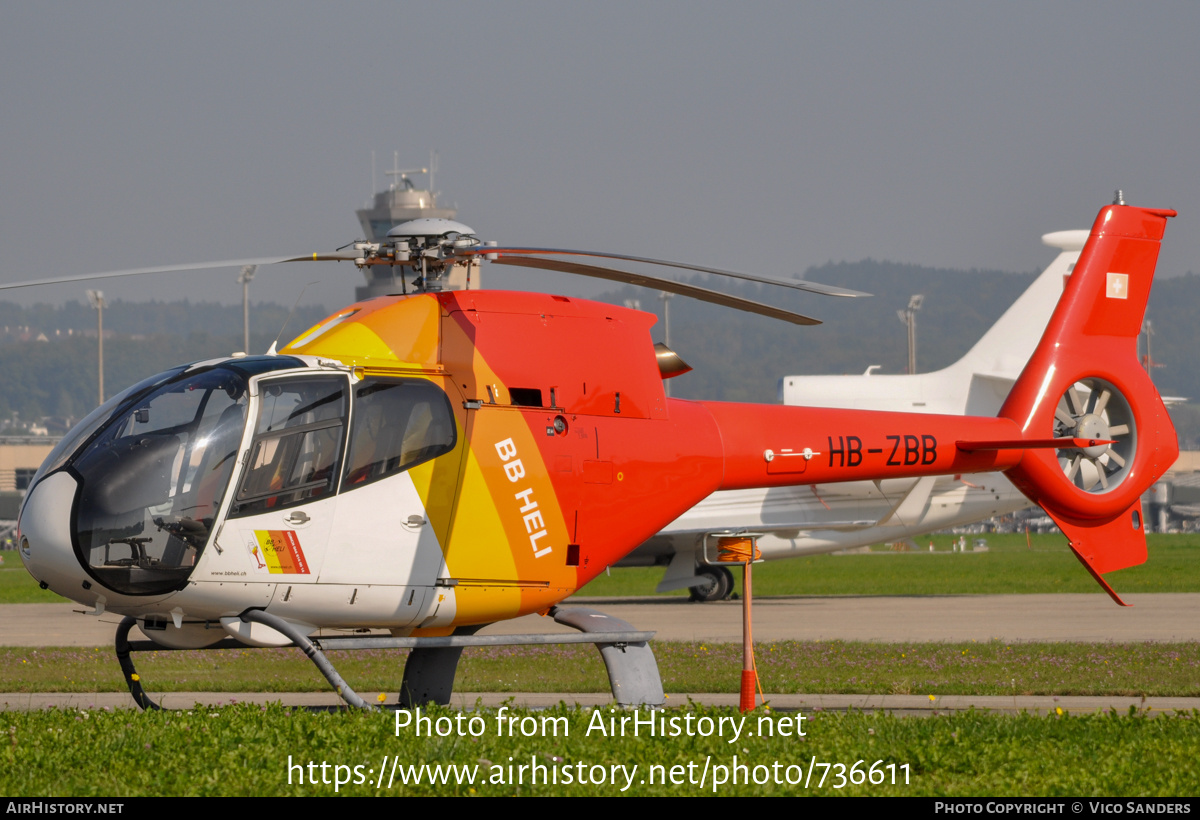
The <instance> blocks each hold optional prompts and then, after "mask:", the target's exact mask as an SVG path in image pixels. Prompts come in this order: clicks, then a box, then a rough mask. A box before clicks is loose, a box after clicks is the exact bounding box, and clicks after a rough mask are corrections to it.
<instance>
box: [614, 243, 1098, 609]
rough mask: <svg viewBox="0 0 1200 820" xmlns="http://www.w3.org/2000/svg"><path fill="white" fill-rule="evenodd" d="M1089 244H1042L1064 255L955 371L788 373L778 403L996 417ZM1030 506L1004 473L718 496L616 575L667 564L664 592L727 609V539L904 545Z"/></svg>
mask: <svg viewBox="0 0 1200 820" xmlns="http://www.w3.org/2000/svg"><path fill="white" fill-rule="evenodd" d="M1087 237H1088V232H1087V231H1058V232H1056V233H1050V234H1046V235H1045V236H1043V237H1042V242H1044V243H1045V244H1047V245H1049V246H1051V247H1054V248H1058V249H1059V250H1060V253H1059V254H1058V256H1057V257H1056V258H1055V259H1054V261H1053V262H1051V263H1050V266H1049V267H1048V268H1046V270H1045V271H1043V272H1042V274H1041V275H1040V276H1038V277H1037V279H1035V280H1034V282H1033V284H1032V285H1030V287H1029V289H1028V290H1026V291H1025V292H1024V293H1023V294H1021V296H1020V298H1018V299H1017V300H1016V301H1015V302H1014V303H1013V304H1012V306H1011V307H1009V309H1008V310H1007V311H1005V313H1004V315H1003V316H1001V317H1000V319H999V320H998V321H997V322H996V324H994V325H993V326H992V327H991V329H990V330H988V332H987V333H985V334H984V336H983V338H982V339H980V340H979V341H978V342H977V343H976V344H975V346H974V347H972V348H971V350H970V351H969V352H968V353H967V354H966V355H965V356H963V357H962V358H961V359H959V360H958V361H957V362H955V363H954V364H952V365H950V366H949V367H946V368H944V369H942V370H938V371H936V372H933V373H919V374H916V375H903V376H895V375H872V374H871V370H872V369H873V368H868V369H867V372H866V373H864V374H863V375H861V376H785V377H784V378H783V379H781V380H780V387H779V393H780V400H781V401H782V402H783V403H784V404H803V405H807V406H809V407H853V408H858V409H863V410H890V411H903V412H910V413H914V412H915V413H953V414H970V415H979V416H994V415H996V413H997V412H998V411H999V409H1000V405H1001V404H1002V403H1003V402H1004V399H1005V397H1006V396H1007V395H1008V391H1009V389H1010V388H1011V387H1012V385H1013V382H1014V381H1015V380H1016V378H1017V375H1018V374H1019V373H1020V372H1021V368H1023V367H1024V366H1025V362H1026V361H1028V359H1029V357H1030V355H1032V353H1033V350H1034V348H1035V347H1036V346H1037V342H1038V339H1040V338H1041V336H1042V332H1043V331H1044V330H1045V328H1046V325H1047V323H1048V322H1049V321H1050V314H1051V313H1052V312H1053V311H1054V306H1055V304H1057V302H1058V297H1059V296H1060V295H1061V293H1062V291H1063V287H1064V284H1065V282H1066V278H1067V276H1069V275H1070V273H1071V270H1072V269H1073V268H1074V267H1075V262H1076V261H1077V260H1078V259H1079V252H1080V251H1081V250H1082V249H1083V245H1084V243H1085V242H1086V241H1087ZM836 446H837V445H836V443H835V444H834V445H833V447H836ZM833 447H831V449H833ZM1028 506H1030V502H1029V501H1028V500H1027V499H1026V498H1025V496H1023V495H1022V494H1021V493H1020V492H1019V491H1018V490H1017V489H1016V488H1015V487H1013V485H1012V484H1010V483H1009V482H1008V480H1007V479H1006V478H1004V477H1003V476H1002V475H1001V474H1000V473H986V474H981V475H973V476H971V477H970V480H969V481H968V480H967V479H965V478H961V477H958V476H938V477H933V476H927V477H925V478H920V479H915V480H914V479H896V480H889V481H883V482H881V483H875V482H871V481H862V482H854V483H849V484H836V485H816V486H810V487H778V488H773V489H768V490H762V489H757V490H737V491H728V492H718V493H714V494H713V495H711V496H709V497H708V498H707V499H705V500H704V501H702V502H700V504H698V505H697V506H695V507H693V508H692V509H691V510H689V511H688V512H686V513H685V514H684V515H682V516H681V517H680V518H678V519H676V520H675V521H674V522H673V523H672V524H671V525H670V526H668V527H667V528H666V529H664V530H663V531H662V532H660V533H659V534H658V535H656V536H655V537H653V538H651V539H650V540H649V541H647V542H646V543H645V544H643V545H642V546H640V547H638V549H636V550H635V551H634V552H633V553H631V554H630V555H629V556H628V557H626V558H625V559H624V560H623V561H622V562H621V563H619V564H618V565H617V566H655V565H659V566H661V565H666V567H667V571H666V575H665V576H664V577H663V579H662V581H661V583H659V585H658V591H659V592H666V591H668V590H673V589H682V588H684V587H691V588H692V598H693V600H705V601H713V600H721V599H723V598H725V597H726V596H728V595H729V593H730V592H731V591H732V589H733V575H732V573H730V572H729V570H728V569H726V568H725V567H723V566H720V565H714V564H711V563H710V562H712V561H715V560H716V554H717V536H718V535H720V534H725V535H728V534H730V533H732V532H738V531H743V532H755V533H762V537H761V538H759V541H758V545H759V548H760V549H761V550H762V554H763V558H764V559H766V560H775V559H779V558H791V557H794V556H798V555H811V554H814V553H823V552H834V551H836V550H841V549H847V548H851V547H861V546H866V545H868V544H878V543H881V542H887V541H897V540H901V539H905V538H911V537H913V536H916V535H921V534H924V533H928V532H932V531H934V530H940V529H946V528H949V527H955V526H959V525H962V524H968V523H971V522H974V521H979V520H981V519H984V518H989V517H991V516H994V515H1002V514H1005V513H1010V512H1015V511H1017V510H1020V509H1024V508H1025V507H1028Z"/></svg>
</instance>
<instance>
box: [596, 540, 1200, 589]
mask: <svg viewBox="0 0 1200 820" xmlns="http://www.w3.org/2000/svg"><path fill="white" fill-rule="evenodd" d="M986 537H987V540H988V551H987V552H966V553H961V552H960V553H955V552H951V551H950V547H951V541H952V540H954V539H955V538H957V536H950V535H934V536H926V537H923V538H921V539H919V543H920V544H921V545H927V544H928V543H929V541H931V540H932V541H933V542H934V547H935V549H936V550H938V551H937V552H934V553H929V552H927V551H914V552H892V551H890V550H887V549H886V548H884V547H882V546H879V547H875V548H873V551H872V552H871V553H869V554H851V555H811V556H804V557H799V558H791V559H787V560H783V561H766V562H763V563H761V564H758V565H756V566H755V567H754V594H755V595H899V594H903V595H953V594H960V595H961V594H1001V593H1003V594H1022V593H1058V592H1080V593H1097V594H1103V593H1102V592H1101V590H1100V587H1099V585H1098V584H1097V583H1096V582H1095V581H1094V580H1092V577H1091V576H1090V575H1088V573H1087V571H1085V570H1084V568H1083V567H1082V566H1081V565H1080V563H1079V561H1078V560H1077V559H1076V558H1075V556H1074V554H1073V553H1072V552H1071V550H1070V549H1069V548H1068V547H1067V543H1066V540H1065V539H1064V538H1063V536H1061V535H1034V536H1031V539H1030V540H1031V543H1032V548H1030V547H1027V546H1026V542H1025V536H1024V535H1009V534H1004V535H988V536H986ZM1147 540H1148V542H1149V544H1148V549H1149V558H1148V559H1147V561H1146V563H1145V564H1142V565H1141V566H1138V567H1131V568H1130V569H1126V570H1121V571H1120V572H1114V573H1110V574H1109V575H1107V576H1105V577H1106V579H1107V580H1108V582H1109V583H1110V584H1112V585H1113V586H1114V587H1115V588H1116V589H1117V590H1119V591H1120V592H1122V593H1137V592H1200V535H1193V534H1188V535H1150V536H1149V537H1148V539H1147ZM970 541H971V538H970V537H969V536H968V538H967V542H968V544H969V543H970ZM662 574H663V570H662V568H652V567H647V568H629V569H614V570H612V574H611V575H601V576H600V577H598V578H596V579H595V580H594V581H592V582H591V583H590V584H588V585H587V586H586V587H584V588H583V589H582V590H581V591H580V594H581V595H596V596H626V595H653V594H654V587H655V585H656V584H658V582H659V580H660V579H661V578H662ZM734 574H735V575H736V576H738V578H739V580H738V586H739V588H740V586H741V580H740V575H741V573H740V572H735V573H734ZM674 594H678V595H686V594H687V593H686V591H685V592H678V593H674Z"/></svg>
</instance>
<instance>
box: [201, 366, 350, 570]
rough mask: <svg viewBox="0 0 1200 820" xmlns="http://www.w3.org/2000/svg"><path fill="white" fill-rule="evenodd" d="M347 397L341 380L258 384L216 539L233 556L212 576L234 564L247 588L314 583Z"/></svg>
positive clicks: (329, 523)
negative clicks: (245, 444)
mask: <svg viewBox="0 0 1200 820" xmlns="http://www.w3.org/2000/svg"><path fill="white" fill-rule="evenodd" d="M349 392H350V384H349V379H348V378H347V377H345V376H342V375H311V376H310V375H305V376H301V377H295V376H293V377H290V378H285V379H275V380H264V381H261V382H260V383H259V385H258V399H257V407H258V413H257V417H256V420H255V427H254V431H253V437H252V438H251V441H250V447H249V449H248V450H247V451H246V452H245V455H244V459H245V463H244V464H243V465H242V469H241V477H240V478H239V479H238V483H237V489H236V491H235V495H234V497H233V499H232V500H231V504H230V507H229V514H228V516H227V519H226V521H225V524H224V525H223V526H222V528H221V533H220V536H219V538H218V544H220V546H221V547H222V555H223V556H224V555H225V554H226V552H227V551H229V550H232V551H233V552H234V556H235V558H234V557H231V559H227V560H224V561H214V562H212V567H211V571H213V572H215V573H217V574H219V575H221V574H223V575H229V574H230V570H223V569H222V566H228V567H230V568H231V569H232V568H233V567H234V565H235V564H240V565H241V566H243V567H246V568H247V569H245V570H244V571H245V573H246V577H245V578H244V579H241V580H245V581H248V582H254V581H261V582H274V583H279V584H284V583H287V584H312V583H315V582H316V581H317V580H318V577H319V575H320V570H321V566H322V563H323V562H324V559H325V552H326V545H327V543H328V540H329V534H330V531H331V530H332V528H333V525H334V518H335V510H336V509H337V497H336V492H337V482H338V476H339V474H340V471H341V465H342V461H343V458H342V454H343V450H344V446H345V437H346V423H347V420H348V417H349V404H350V401H349ZM231 580H232V579H231ZM284 594H287V593H286V592H285V593H284Z"/></svg>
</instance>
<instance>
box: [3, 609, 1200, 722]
mask: <svg viewBox="0 0 1200 820" xmlns="http://www.w3.org/2000/svg"><path fill="white" fill-rule="evenodd" d="M1127 600H1128V601H1129V602H1130V603H1132V604H1134V606H1132V607H1119V606H1117V605H1116V604H1114V603H1113V602H1112V601H1111V600H1110V599H1109V598H1108V597H1107V596H1105V595H1094V594H1093V595H1087V594H1084V595H944V596H941V595H939V596H887V597H874V596H861V597H860V596H836V597H801V596H792V597H778V598H761V599H757V600H756V601H755V602H754V637H755V641H756V642H757V643H761V642H767V641H780V640H805V641H807V640H843V641H877V642H886V643H900V642H957V641H970V640H976V641H986V640H991V639H993V638H994V639H1000V640H1005V641H1067V642H1109V641H1113V642H1141V641H1154V642H1174V641H1196V640H1200V594H1190V593H1189V594H1176V593H1171V594H1152V595H1135V596H1130V597H1129V598H1128V599H1127ZM567 605H569V606H586V607H592V608H595V609H599V610H601V611H603V612H605V613H607V614H609V615H613V616H616V617H618V618H622V619H624V620H626V621H628V622H629V623H631V624H632V625H633V626H634V627H636V628H637V629H644V630H654V631H656V632H657V636H656V638H655V640H656V641H693V640H694V641H706V642H711V643H727V642H740V641H741V635H742V633H741V629H742V626H741V624H742V620H741V619H742V607H741V603H740V602H738V601H725V602H721V603H716V604H690V603H687V602H685V601H683V600H682V599H678V598H670V599H668V598H634V599H628V598H626V599H617V598H576V599H573V600H571V601H569V602H568V604H567ZM119 620H120V618H119V617H118V616H115V615H111V614H105V615H101V616H99V617H96V616H92V615H87V614H81V607H79V606H78V605H75V604H7V605H2V606H0V624H3V626H2V627H0V645H3V646H100V647H112V645H113V634H114V632H115V630H116V624H117V622H118V621H119ZM531 632H564V633H570V632H573V630H570V629H568V628H566V627H563V626H560V625H558V624H556V623H555V622H554V621H553V620H551V619H550V618H542V617H539V616H536V615H533V616H528V617H525V618H519V619H517V620H514V621H507V622H504V623H501V624H495V625H493V626H490V627H488V628H487V629H486V630H484V634H487V633H492V634H502V633H510V634H512V633H516V634H525V633H531ZM134 635H135V636H137V633H136V632H135V633H134ZM138 637H140V636H138ZM0 688H3V681H2V680H0ZM388 694H389V698H388V699H389V701H390V702H393V703H394V702H395V693H394V692H392V693H388ZM161 698H162V704H163V705H164V706H166V707H168V708H189V707H191V706H193V705H195V704H197V703H203V704H209V705H213V704H222V703H231V702H239V703H244V702H250V703H267V702H276V701H282V702H284V703H286V704H288V705H292V706H320V707H329V708H337V707H339V706H341V705H343V704H342V702H341V700H340V699H339V698H338V697H337V695H336V694H334V693H333V692H332V691H331V692H317V693H282V694H279V693H273V694H250V693H222V692H174V693H169V694H164V695H162V696H161ZM688 699H691V700H693V701H695V702H698V703H704V704H709V705H714V706H736V705H737V695H736V694H732V693H691V694H687V693H674V694H672V695H670V696H669V697H668V701H667V704H668V705H670V704H671V703H672V702H679V703H687V702H688ZM560 701H565V702H567V703H572V704H578V705H582V706H603V705H608V704H610V703H612V696H611V694H609V693H607V692H605V693H591V694H571V695H562V694H553V693H500V694H487V693H485V694H477V693H469V692H467V693H455V695H454V701H453V703H454V705H455V706H458V707H460V708H470V707H472V706H475V705H477V704H479V705H483V706H495V705H499V704H501V703H511V704H514V705H521V706H529V707H541V706H550V705H554V704H556V703H559V702H560ZM770 701H771V704H772V706H774V707H775V708H779V709H797V710H803V711H814V710H821V709H832V710H840V709H863V710H873V709H882V710H886V711H890V712H893V713H896V714H911V715H929V714H934V713H944V712H948V711H958V710H962V709H968V708H976V709H987V710H991V711H1030V712H1040V713H1045V712H1052V711H1054V710H1055V709H1056V708H1059V707H1061V708H1063V709H1067V710H1070V711H1075V712H1085V711H1086V712H1094V711H1096V710H1108V709H1117V710H1118V711H1120V712H1126V711H1128V709H1129V707H1130V706H1134V707H1136V708H1139V709H1146V708H1150V710H1151V714H1154V713H1165V712H1172V711H1191V710H1194V709H1200V698H1147V699H1145V700H1142V699H1140V698H1129V697H1118V696H1113V697H1061V698H1054V697H993V696H968V695H953V696H951V695H947V696H943V697H938V698H935V699H934V700H930V699H929V698H928V696H924V695H839V694H799V695H772V696H771V697H770ZM47 706H59V707H75V708H84V709H87V708H105V707H107V708H132V707H133V700H132V698H131V697H130V696H129V695H128V693H124V692H112V693H82V694H80V693H75V694H68V693H42V694H26V693H2V692H0V711H2V710H4V709H31V708H32V709H37V708H44V707H47Z"/></svg>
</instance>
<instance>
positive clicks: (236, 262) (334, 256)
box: [0, 253, 355, 290]
mask: <svg viewBox="0 0 1200 820" xmlns="http://www.w3.org/2000/svg"><path fill="white" fill-rule="evenodd" d="M354 258H355V254H353V253H311V254H304V255H302V256H268V257H262V258H259V259H224V260H221V261H219V262H195V263H191V264H186V265H157V266H155V267H152V268H128V269H126V270H110V271H105V272H103V273H81V274H79V275H77V276H56V277H53V278H50V279H30V280H28V281H26V282H5V283H0V290H13V289H15V288H31V287H35V286H37V285H61V284H63V283H64V282H90V281H91V280H93V279H117V278H119V277H122V276H143V275H145V274H147V273H173V272H175V271H185V270H207V269H209V268H240V267H242V266H244V265H277V264H279V263H280V262H342V261H350V260H353V259H354Z"/></svg>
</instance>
